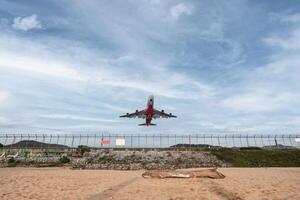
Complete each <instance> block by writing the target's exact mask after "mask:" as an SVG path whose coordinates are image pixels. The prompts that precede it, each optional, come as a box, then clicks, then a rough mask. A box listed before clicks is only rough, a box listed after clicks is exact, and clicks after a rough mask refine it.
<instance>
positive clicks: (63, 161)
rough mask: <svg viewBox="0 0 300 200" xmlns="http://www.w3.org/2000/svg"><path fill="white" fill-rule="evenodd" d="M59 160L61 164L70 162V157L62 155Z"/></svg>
mask: <svg viewBox="0 0 300 200" xmlns="http://www.w3.org/2000/svg"><path fill="white" fill-rule="evenodd" d="M58 162H59V163H61V164H65V163H69V162H70V158H68V157H67V156H62V157H60V158H59V160H58Z"/></svg>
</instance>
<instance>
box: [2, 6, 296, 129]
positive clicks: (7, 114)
mask: <svg viewBox="0 0 300 200" xmlns="http://www.w3.org/2000/svg"><path fill="white" fill-rule="evenodd" d="M299 55H300V4H299V1H297V0H294V1H293V0H289V1H279V0H278V1H275V0H269V1H267V0H266V1H258V0H257V1H253V0H251V1H244V0H236V1H235V0H231V1H221V0H220V1H217V0H215V1H211V0H201V1H200V0H195V1H193V0H191V1H183V0H180V1H179V0H178V1H177V0H172V1H171V0H136V1H133V0H132V1H131V0H128V1H121V0H119V1H107V0H102V1H96V0H87V1H79V0H68V1H67V0H51V1H44V0H31V1H23V0H0V126H1V127H40V128H57V129H93V130H99V129H119V130H122V129H136V128H137V124H138V123H142V119H131V120H129V119H128V120H127V119H120V118H119V117H118V116H119V115H120V114H123V113H126V112H131V111H135V110H136V109H142V108H144V107H145V106H146V99H147V97H148V96H149V95H150V94H154V96H155V106H156V108H157V109H164V110H166V111H168V112H172V113H174V114H176V115H177V116H178V118H177V119H168V120H166V119H158V120H156V121H155V123H157V124H158V126H157V127H150V129H151V130H163V129H177V130H191V129H192V130H197V129H205V128H207V129H209V128H220V129H224V128H225V129H228V128H232V129H246V130H248V129H283V128H284V129H285V128H296V129H297V128H298V127H299V126H300V116H299V114H300V83H299V80H300V57H299ZM147 128H148V129H149V127H147Z"/></svg>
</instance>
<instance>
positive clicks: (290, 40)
mask: <svg viewBox="0 0 300 200" xmlns="http://www.w3.org/2000/svg"><path fill="white" fill-rule="evenodd" d="M263 41H264V42H265V43H266V44H268V45H270V46H275V47H280V48H282V49H284V50H297V49H300V28H298V29H296V30H294V31H292V33H291V34H290V35H289V36H288V37H287V38H284V37H279V36H271V37H268V38H265V39H264V40H263Z"/></svg>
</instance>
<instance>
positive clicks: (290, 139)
mask: <svg viewBox="0 0 300 200" xmlns="http://www.w3.org/2000/svg"><path fill="white" fill-rule="evenodd" d="M291 137H292V135H289V141H290V143H291V146H293V142H292V138H291Z"/></svg>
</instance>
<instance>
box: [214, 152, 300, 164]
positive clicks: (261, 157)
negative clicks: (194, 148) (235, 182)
mask: <svg viewBox="0 0 300 200" xmlns="http://www.w3.org/2000/svg"><path fill="white" fill-rule="evenodd" d="M211 152H212V153H213V154H214V155H215V156H217V158H218V159H220V160H222V161H224V162H226V163H228V164H231V165H232V166H234V167H300V150H298V149H257V148H248V149H247V148H243V149H232V148H222V149H214V150H211Z"/></svg>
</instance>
